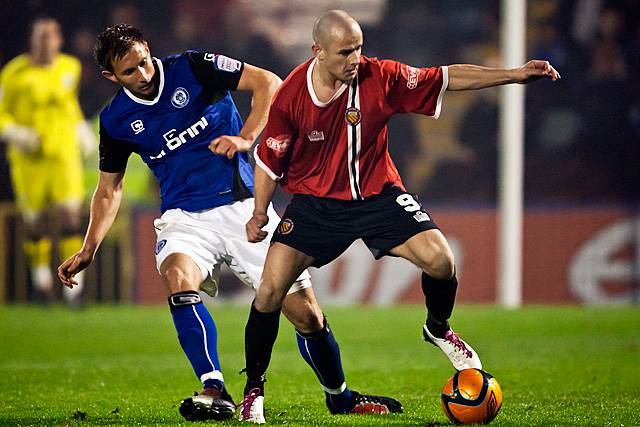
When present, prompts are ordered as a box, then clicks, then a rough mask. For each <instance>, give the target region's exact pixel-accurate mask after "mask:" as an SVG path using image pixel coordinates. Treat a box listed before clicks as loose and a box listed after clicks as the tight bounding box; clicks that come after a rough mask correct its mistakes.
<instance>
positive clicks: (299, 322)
mask: <svg viewBox="0 0 640 427" xmlns="http://www.w3.org/2000/svg"><path fill="white" fill-rule="evenodd" d="M291 321H292V323H293V326H295V328H296V329H297V330H298V331H300V332H302V333H305V334H310V333H312V332H317V331H319V330H320V329H322V328H323V327H324V314H323V313H322V310H320V307H313V306H312V305H308V306H305V308H304V309H303V310H301V311H300V312H298V314H297V316H296V317H295V318H293V319H291Z"/></svg>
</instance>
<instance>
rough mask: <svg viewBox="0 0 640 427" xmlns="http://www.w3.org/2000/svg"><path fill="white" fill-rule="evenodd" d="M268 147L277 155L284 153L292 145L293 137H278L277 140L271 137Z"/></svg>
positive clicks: (268, 139) (268, 140)
mask: <svg viewBox="0 0 640 427" xmlns="http://www.w3.org/2000/svg"><path fill="white" fill-rule="evenodd" d="M266 143H267V147H269V148H271V149H272V150H273V151H275V152H277V153H284V152H285V151H287V150H288V149H289V146H290V145H291V137H290V136H289V135H278V136H276V137H275V138H274V137H272V136H270V137H269V138H267V141H266Z"/></svg>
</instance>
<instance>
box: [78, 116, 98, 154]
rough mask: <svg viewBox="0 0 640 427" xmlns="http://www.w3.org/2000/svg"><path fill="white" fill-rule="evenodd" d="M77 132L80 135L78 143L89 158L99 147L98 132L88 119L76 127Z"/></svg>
mask: <svg viewBox="0 0 640 427" xmlns="http://www.w3.org/2000/svg"><path fill="white" fill-rule="evenodd" d="M76 134H77V136H78V145H79V146H80V151H81V152H82V155H83V156H84V157H85V158H87V157H90V156H91V155H92V154H93V153H95V152H96V149H97V148H98V138H97V137H96V133H95V132H94V131H93V129H92V128H91V125H89V123H87V122H86V121H84V120H83V121H81V122H79V123H78V126H77V127H76Z"/></svg>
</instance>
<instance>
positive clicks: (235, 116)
mask: <svg viewBox="0 0 640 427" xmlns="http://www.w3.org/2000/svg"><path fill="white" fill-rule="evenodd" d="M154 66H155V68H156V73H157V75H158V80H157V82H158V83H157V84H158V88H159V90H158V94H157V96H156V97H155V98H154V99H153V100H144V99H140V98H137V97H136V96H135V95H134V94H132V93H131V92H130V91H128V90H127V89H126V88H121V89H120V90H119V91H118V93H117V94H116V95H115V97H114V98H113V99H112V100H111V102H110V103H109V104H108V105H107V106H106V107H105V108H104V109H103V110H102V112H101V113H100V170H102V171H104V172H120V171H122V170H124V169H125V168H126V164H127V159H128V158H129V155H131V153H133V152H135V153H137V154H138V155H140V157H141V158H142V160H143V161H144V162H145V163H146V164H147V166H149V168H150V169H151V170H152V171H153V174H154V175H155V177H156V179H157V180H158V182H159V184H160V197H161V199H162V205H161V210H162V212H164V211H166V210H168V209H174V208H180V209H184V210H186V211H190V212H196V211H201V210H205V209H211V208H215V207H217V206H222V205H226V204H229V203H232V202H233V201H235V200H242V199H245V198H247V197H253V170H252V168H251V165H250V164H249V160H248V155H247V153H236V155H235V156H234V157H233V159H228V158H227V157H226V156H223V155H216V154H213V153H212V152H211V151H210V150H209V148H208V145H209V143H210V142H211V141H212V140H213V139H215V138H217V137H219V136H221V135H238V133H239V132H240V129H241V128H242V119H241V117H240V114H239V113H238V110H237V109H236V106H235V104H234V102H233V99H232V98H231V94H230V93H229V90H235V89H236V88H237V86H238V82H239V80H240V76H241V75H242V71H243V69H244V64H243V63H241V62H239V61H236V60H234V59H231V58H228V57H225V56H222V55H214V54H211V53H200V52H194V51H188V52H185V53H183V54H180V55H176V56H171V57H168V58H165V59H162V60H159V59H156V58H154ZM154 78H155V77H154Z"/></svg>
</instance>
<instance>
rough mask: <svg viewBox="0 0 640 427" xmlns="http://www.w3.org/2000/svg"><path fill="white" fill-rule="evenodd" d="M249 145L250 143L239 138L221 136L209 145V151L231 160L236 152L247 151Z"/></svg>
mask: <svg viewBox="0 0 640 427" xmlns="http://www.w3.org/2000/svg"><path fill="white" fill-rule="evenodd" d="M251 144H252V141H249V140H247V139H244V138H243V137H241V136H229V135H222V136H220V137H218V138H216V139H214V140H213V141H211V142H210V143H209V150H211V152H212V153H214V154H221V155H223V156H227V157H228V158H230V159H231V158H233V156H234V155H235V154H236V152H238V151H249V149H250V148H251Z"/></svg>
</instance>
